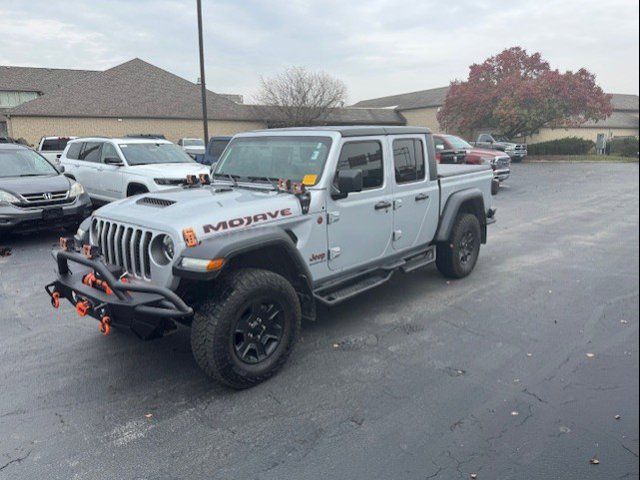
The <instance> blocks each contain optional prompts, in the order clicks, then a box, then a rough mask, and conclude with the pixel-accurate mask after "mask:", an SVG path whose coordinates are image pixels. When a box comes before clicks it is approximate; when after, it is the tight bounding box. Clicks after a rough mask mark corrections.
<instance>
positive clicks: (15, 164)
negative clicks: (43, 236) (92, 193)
mask: <svg viewBox="0 0 640 480" xmlns="http://www.w3.org/2000/svg"><path fill="white" fill-rule="evenodd" d="M90 213H91V200H89V196H88V195H87V194H86V193H85V191H84V188H83V187H82V185H80V184H79V183H77V182H75V181H73V180H71V179H69V178H67V177H65V176H64V175H62V172H61V170H60V169H58V168H56V167H54V166H53V165H52V164H51V163H50V162H49V161H48V160H47V159H45V158H44V157H43V156H42V155H40V154H39V153H37V152H35V151H33V150H32V149H30V148H27V147H24V146H22V145H17V144H12V143H4V144H0V235H1V234H2V233H4V232H7V231H16V232H25V231H31V230H38V229H45V228H55V227H68V228H71V229H73V228H75V227H77V225H78V224H79V223H80V222H81V221H82V220H83V219H84V218H86V217H87V216H89V214H90Z"/></svg>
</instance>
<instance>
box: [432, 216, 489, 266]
mask: <svg viewBox="0 0 640 480" xmlns="http://www.w3.org/2000/svg"><path fill="white" fill-rule="evenodd" d="M468 228H474V229H475V230H476V241H477V242H478V245H479V244H480V243H479V242H480V238H481V230H480V222H479V221H478V217H476V216H475V215H473V214H471V213H461V214H458V216H457V217H456V220H455V223H454V225H453V228H452V229H451V234H450V235H449V239H448V240H447V241H446V242H441V243H439V244H438V246H437V247H436V248H437V250H436V266H437V267H438V270H439V271H440V273H441V274H442V275H444V276H445V277H447V278H463V277H466V276H467V275H469V274H470V273H471V272H472V271H473V269H474V268H475V263H474V265H473V267H472V268H471V269H470V270H469V271H468V272H466V271H464V270H462V269H461V268H460V265H459V263H458V259H457V258H456V256H455V255H454V247H453V246H454V245H455V244H457V242H458V238H459V237H460V235H461V234H462V233H463V232H465V231H466V230H467V229H468ZM475 261H476V262H477V261H478V256H476V260H475Z"/></svg>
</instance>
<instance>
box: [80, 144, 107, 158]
mask: <svg viewBox="0 0 640 480" xmlns="http://www.w3.org/2000/svg"><path fill="white" fill-rule="evenodd" d="M101 146H102V143H101V142H86V143H84V144H83V146H82V151H81V152H80V156H79V157H78V160H84V161H85V162H94V163H97V162H99V161H100V147H101Z"/></svg>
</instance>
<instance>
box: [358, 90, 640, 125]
mask: <svg viewBox="0 0 640 480" xmlns="http://www.w3.org/2000/svg"><path fill="white" fill-rule="evenodd" d="M448 92H449V87H440V88H432V89H430V90H420V91H419V92H411V93H403V94H399V95H391V96H389V97H381V98H373V99H371V100H363V101H361V102H358V103H356V104H355V105H353V106H354V107H377V108H395V109H397V110H401V111H402V110H411V109H414V108H428V107H439V106H442V105H443V104H444V100H445V98H446V97H447V93H448ZM611 104H612V105H613V109H614V110H615V111H630V112H633V111H635V112H638V95H629V94H622V93H612V94H611ZM636 116H637V115H636ZM613 117H614V116H613V115H612V116H611V118H613ZM622 119H623V116H619V118H618V119H614V122H616V123H620V122H621V121H622V122H623V123H624V122H625V121H626V120H624V121H623V120H622Z"/></svg>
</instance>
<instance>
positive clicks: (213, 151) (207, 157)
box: [195, 137, 233, 165]
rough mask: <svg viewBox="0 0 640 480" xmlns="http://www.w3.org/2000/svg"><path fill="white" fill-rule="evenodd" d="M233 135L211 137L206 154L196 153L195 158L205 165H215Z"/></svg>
mask: <svg viewBox="0 0 640 480" xmlns="http://www.w3.org/2000/svg"><path fill="white" fill-rule="evenodd" d="M232 138H233V137H211V138H210V139H209V143H208V144H207V149H206V150H205V152H204V155H196V157H195V160H196V162H198V163H202V164H203V165H215V164H216V163H218V159H219V158H220V155H222V152H224V149H225V148H227V145H228V144H229V142H230V141H231V139H232Z"/></svg>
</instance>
